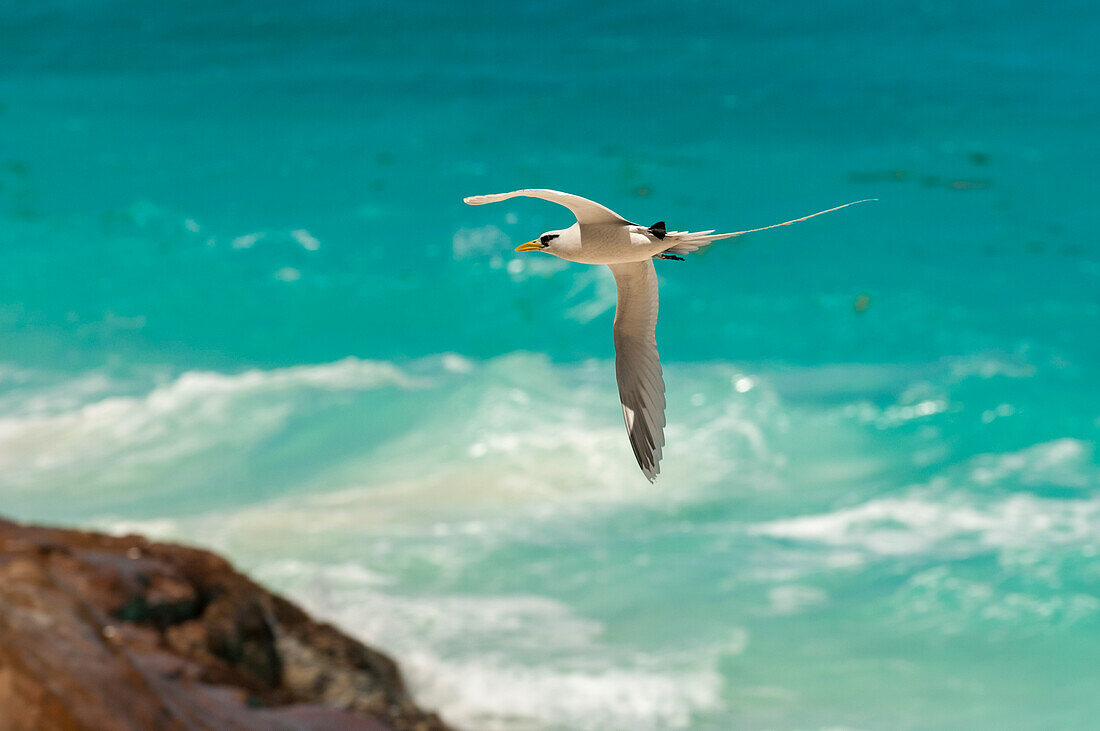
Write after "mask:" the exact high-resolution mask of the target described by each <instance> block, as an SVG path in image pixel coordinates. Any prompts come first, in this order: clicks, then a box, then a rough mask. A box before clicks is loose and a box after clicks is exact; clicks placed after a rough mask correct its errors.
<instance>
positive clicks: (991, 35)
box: [0, 0, 1100, 731]
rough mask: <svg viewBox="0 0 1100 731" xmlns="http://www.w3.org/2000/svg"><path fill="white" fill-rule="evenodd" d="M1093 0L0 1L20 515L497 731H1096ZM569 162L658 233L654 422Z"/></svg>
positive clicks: (13, 488) (3, 203)
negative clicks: (632, 393) (316, 634)
mask: <svg viewBox="0 0 1100 731" xmlns="http://www.w3.org/2000/svg"><path fill="white" fill-rule="evenodd" d="M1098 35H1100V5H1098V4H1096V3H1093V2H1075V1H1072V0H1056V1H1055V2H1051V3H1046V4H1036V3H1031V2H1022V1H1019V0H1008V1H1007V2H961V3H960V2H948V1H947V0H919V1H918V0H912V1H910V0H902V1H900V2H893V3H883V2H871V1H870V0H842V1H840V2H834V3H828V4H821V3H816V2H805V1H801V2H792V3H747V4H746V3H718V2H695V1H693V0H685V1H684V2H680V3H677V4H675V6H670V5H669V4H667V3H663V2H650V1H649V0H641V1H639V2H632V3H629V4H618V5H613V4H612V5H606V6H601V5H598V4H596V5H594V4H592V3H581V2H564V3H556V4H552V5H551V4H547V5H545V6H543V5H541V4H538V5H536V4H517V3H507V2H497V1H496V0H493V1H486V2H481V3H477V4H464V3H462V4H460V3H434V2H404V3H352V2H334V1H332V0H324V1H320V2H311V3H303V2H299V1H297V0H296V1H295V2H287V1H284V0H269V1H267V2H245V3H227V2H224V0H219V1H218V2H214V1H213V0H210V1H196V2H188V3H176V4H149V3H141V2H136V1H122V0H119V1H117V2H110V1H108V0H100V1H97V2H93V1H91V0H64V1H61V0H39V1H37V2H34V3H16V2H5V3H2V4H0V514H4V515H7V516H11V517H16V518H20V519H26V520H34V521H43V522H52V523H61V524H72V525H80V526H88V527H94V528H100V529H108V530H111V531H117V532H125V531H140V532H142V533H146V534H149V535H151V536H154V537H158V538H166V539H172V540H180V541H186V542H190V543H195V544H200V545H203V546H208V547H212V548H214V549H217V550H219V551H223V552H224V553H225V554H227V555H228V556H229V557H230V558H231V559H232V560H233V561H234V562H236V563H237V564H238V565H239V566H240V567H241V568H243V569H244V570H246V571H249V572H251V573H252V574H253V575H254V576H256V577H257V578H259V579H260V580H262V581H263V582H265V583H266V584H267V585H269V586H271V587H273V588H274V589H276V590H278V591H281V592H283V593H285V594H287V595H288V596H290V597H291V598H293V599H295V600H297V601H299V602H301V603H303V604H304V605H305V606H306V607H308V608H309V609H310V610H311V611H313V612H315V613H316V614H318V615H320V616H322V617H325V618H327V619H330V620H332V621H334V622H336V623H338V624H339V625H340V626H341V627H343V628H344V629H345V630H347V631H348V632H350V633H352V634H354V635H356V636H358V637H360V638H362V639H363V640H365V641H367V642H370V643H372V644H375V645H378V646H380V647H382V648H384V649H386V650H387V651H389V652H391V653H392V654H393V655H394V656H395V657H396V658H397V659H398V660H399V662H400V663H401V666H402V668H403V669H404V671H405V673H406V676H407V679H408V681H409V684H410V686H411V687H412V689H413V691H414V693H415V695H416V697H417V698H418V699H419V700H420V701H421V702H422V703H423V704H425V705H427V706H429V707H435V708H438V709H439V711H440V712H441V713H442V715H443V716H444V718H446V719H447V720H449V721H451V722H452V723H454V724H456V725H457V726H459V727H461V728H463V729H467V730H470V731H473V730H489V731H494V730H499V731H533V730H538V731H543V730H562V729H591V730H594V731H604V730H610V729H631V730H639V729H732V728H746V729H841V728H843V729H936V728H967V729H1010V728H1011V729H1046V728H1060V729H1090V728H1095V727H1096V723H1097V721H1096V718H1097V717H1098V715H1100V693H1098V692H1097V688H1098V687H1100V664H1098V662H1097V660H1098V658H1100V455H1098V453H1097V444H1098V441H1100V205H1098V204H1097V180H1098V178H1097V175H1098V173H1097V170H1098V169H1100V134H1098V131H1100V65H1098V64H1097V63H1096V38H1097V37H1098ZM524 187H550V188H557V189H561V190H567V191H572V192H576V193H579V194H581V195H585V196H588V197H591V198H594V199H596V200H599V201H600V202H603V203H605V204H607V205H608V206H610V207H612V208H613V209H615V210H617V211H619V212H620V213H622V214H623V215H625V216H627V217H629V218H631V219H632V220H637V221H640V222H643V223H647V224H648V223H650V222H652V221H657V220H664V221H667V223H668V226H669V228H678V229H685V228H690V229H711V228H714V229H719V230H727V231H729V230H740V229H748V228H753V227H757V226H764V225H767V224H770V223H775V222H777V221H782V220H786V219H789V218H795V217H797V216H801V215H804V214H807V213H810V212H813V211H816V210H820V209H823V208H828V207H831V206H834V205H837V204H840V203H844V202H847V201H850V200H854V199H859V198H872V197H874V198H878V199H879V200H878V202H877V203H873V204H864V205H861V206H857V207H853V208H848V209H845V210H843V211H840V212H837V213H835V214H830V215H828V216H822V217H819V218H815V219H813V220H812V221H808V222H806V223H802V224H799V225H797V226H791V227H788V228H783V229H778V230H772V231H767V232H762V233H759V234H752V235H749V236H745V237H742V238H740V239H737V240H734V241H724V242H719V243H717V244H715V245H714V246H712V247H711V248H710V249H709V250H706V251H704V252H701V253H699V254H692V255H691V256H689V257H688V259H687V261H684V262H675V261H666V262H659V263H658V276H659V278H660V284H661V316H660V321H659V323H658V330H657V339H658V344H659V347H660V351H661V355H662V359H663V362H664V364H665V375H666V381H667V384H668V412H667V416H668V423H669V426H668V429H667V438H668V446H667V448H666V451H665V459H664V462H663V464H662V474H661V476H660V478H659V479H658V481H657V482H656V484H654V485H650V484H649V483H648V482H647V481H646V480H645V479H644V477H643V476H642V474H641V473H640V471H639V470H638V468H637V466H636V464H635V463H634V458H633V456H632V454H631V451H630V447H629V444H628V442H627V439H626V436H625V433H624V429H623V425H622V415H621V412H620V408H619V404H618V400H617V396H616V391H615V381H614V375H613V361H612V357H613V354H612V342H611V321H612V317H613V310H614V303H615V289H614V283H613V281H612V279H611V277H610V275H609V273H608V272H607V271H606V270H605V269H602V268H596V267H585V266H582V265H575V264H567V263H565V262H562V261H559V260H556V259H554V258H552V257H549V256H546V255H541V254H537V253H535V254H514V253H513V252H512V249H513V248H514V247H515V246H516V245H517V244H519V243H521V242H523V241H526V240H528V239H530V238H534V237H535V236H537V235H539V234H540V233H542V232H543V231H546V230H548V229H554V228H559V227H562V226H565V225H568V224H569V223H570V222H571V220H572V219H571V218H570V216H569V213H568V212H567V211H565V210H563V209H560V208H558V207H556V206H553V205H551V204H548V203H544V202H541V201H532V200H515V201H509V202H507V203H504V204H498V205H495V206H487V207H480V208H472V207H468V206H464V205H463V204H462V197H463V196H465V195H473V194H481V193H491V192H499V191H507V190H512V189H516V188H524Z"/></svg>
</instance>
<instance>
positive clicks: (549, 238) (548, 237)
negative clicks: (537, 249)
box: [539, 234, 558, 246]
mask: <svg viewBox="0 0 1100 731" xmlns="http://www.w3.org/2000/svg"><path fill="white" fill-rule="evenodd" d="M557 237H558V235H557V234H545V235H544V236H540V237H539V243H540V244H542V245H543V246H546V245H547V244H549V243H550V242H551V241H553V240H554V239H556V238H557Z"/></svg>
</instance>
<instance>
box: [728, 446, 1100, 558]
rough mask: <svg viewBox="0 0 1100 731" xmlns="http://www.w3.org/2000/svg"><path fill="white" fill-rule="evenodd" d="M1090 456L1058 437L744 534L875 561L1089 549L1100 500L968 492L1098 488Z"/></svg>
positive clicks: (1099, 525) (1099, 521)
mask: <svg viewBox="0 0 1100 731" xmlns="http://www.w3.org/2000/svg"><path fill="white" fill-rule="evenodd" d="M1089 451H1090V450H1089V446H1088V445H1087V444H1085V443H1082V442H1079V441H1077V440H1073V439H1058V440H1055V441H1052V442H1044V443H1042V444H1037V445H1034V446H1032V447H1029V448H1027V449H1025V450H1022V451H1020V452H1015V453H1010V454H1003V455H979V456H978V457H975V458H974V459H973V460H971V462H970V464H969V465H968V466H966V467H965V468H964V469H963V470H961V471H960V474H959V476H958V477H955V476H951V477H944V478H940V479H939V480H938V481H936V482H935V483H934V484H933V485H930V486H917V487H914V488H911V489H910V490H909V491H908V492H907V493H906V494H904V495H902V496H899V497H884V498H874V499H871V500H868V501H866V502H864V503H862V504H860V505H856V506H853V507H849V508H842V509H839V510H834V511H830V512H826V513H819V514H816V515H806V516H800V517H797V518H789V519H782V520H774V521H769V522H766V523H761V524H757V525H755V526H752V527H751V528H750V532H752V533H753V534H756V535H766V536H772V537H775V538H784V539H791V540H797V541H805V542H813V543H820V544H825V545H830V546H835V547H837V548H842V549H859V550H862V551H865V552H867V553H869V554H873V555H878V556H898V555H907V554H919V553H926V552H930V551H942V552H948V553H957V552H963V553H973V552H980V551H984V550H989V549H1015V548H1023V547H1028V546H1030V547H1035V546H1041V545H1045V546H1052V545H1064V544H1077V543H1080V544H1090V543H1093V542H1096V540H1097V539H1096V536H1097V535H1100V498H1096V497H1093V496H1088V497H1083V498H1080V499H1061V498H1059V499H1055V498H1045V497H1040V496H1038V495H1035V494H1031V493H1026V492H1025V493H1012V494H1009V495H1007V496H1005V497H991V496H989V495H988V494H975V493H974V492H973V491H972V490H971V489H968V488H974V487H979V486H980V487H988V486H989V485H991V484H996V483H999V482H1002V481H1006V480H1009V479H1012V480H1017V481H1019V482H1021V483H1024V484H1034V485H1042V486H1051V485H1062V486H1066V487H1072V488H1079V487H1085V486H1089V485H1096V484H1098V480H1097V470H1096V468H1095V467H1094V466H1093V465H1091V463H1090V462H1089V461H1088V459H1087V455H1088V454H1089ZM960 483H961V484H960Z"/></svg>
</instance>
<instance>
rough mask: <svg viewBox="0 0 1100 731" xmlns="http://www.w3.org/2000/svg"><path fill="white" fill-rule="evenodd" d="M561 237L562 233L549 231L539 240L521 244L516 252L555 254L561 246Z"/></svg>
mask: <svg viewBox="0 0 1100 731" xmlns="http://www.w3.org/2000/svg"><path fill="white" fill-rule="evenodd" d="M561 235H562V232H561V231H547V232H546V233H544V234H543V235H542V236H539V237H538V238H537V239H533V240H531V241H528V242H527V243H526V244H520V245H519V246H517V247H516V251H545V252H546V253H547V254H554V253H556V249H557V247H558V246H559V245H560V242H561Z"/></svg>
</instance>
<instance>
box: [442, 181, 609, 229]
mask: <svg viewBox="0 0 1100 731" xmlns="http://www.w3.org/2000/svg"><path fill="white" fill-rule="evenodd" d="M517 197H523V198H541V199H542V200H544V201H550V202H551V203H557V204H558V205H562V206H565V207H566V208H568V209H569V210H570V211H572V212H573V215H574V216H576V217H577V221H579V222H580V223H622V224H629V223H630V222H629V221H627V220H626V219H625V218H623V217H622V216H620V215H619V214H618V213H615V211H613V210H611V209H610V208H607V207H605V206H601V205H600V204H599V203H596V202H595V201H590V200H588V199H587V198H581V197H580V196H579V195H573V194H572V193H562V192H561V191H559V190H547V189H545V188H525V189H524V190H513V191H512V192H511V193H493V194H491V195H472V196H470V197H468V198H463V199H462V200H463V201H464V202H466V203H467V204H469V205H471V206H482V205H485V204H486V203H496V202H497V201H503V200H507V199H509V198H517Z"/></svg>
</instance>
